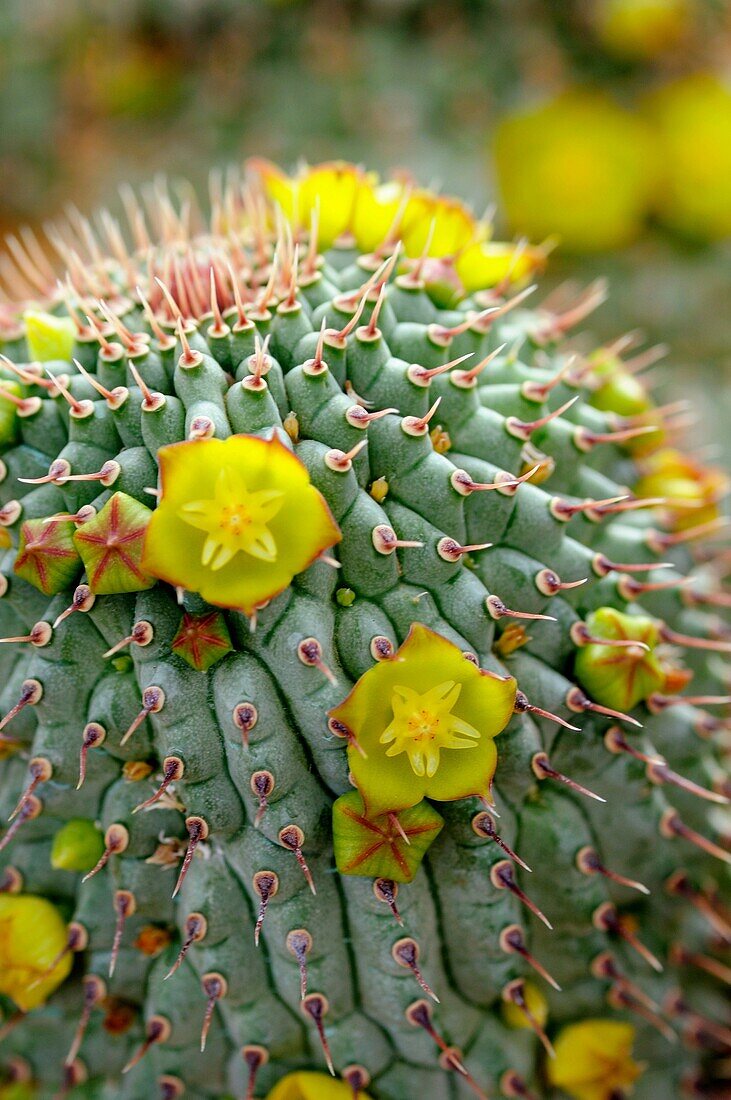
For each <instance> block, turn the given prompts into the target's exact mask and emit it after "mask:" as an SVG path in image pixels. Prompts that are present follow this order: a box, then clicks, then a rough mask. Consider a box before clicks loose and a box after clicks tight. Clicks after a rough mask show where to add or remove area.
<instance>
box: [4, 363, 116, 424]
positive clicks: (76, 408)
mask: <svg viewBox="0 0 731 1100" xmlns="http://www.w3.org/2000/svg"><path fill="white" fill-rule="evenodd" d="M45 370H46V374H47V375H48V377H49V378H50V379H51V381H52V382H53V384H54V385H55V387H56V389H57V390H58V392H59V393H60V394H61V396H62V397H63V398H64V399H65V400H66V402H67V403H68V406H69V409H70V410H71V415H72V416H77V417H79V416H81V417H84V416H88V415H89V414H90V413H92V412H93V411H94V405H93V403H92V402H91V401H77V400H76V398H75V397H73V396H72V394H71V393H70V392H69V390H68V389H67V388H66V386H65V385H64V384H63V380H62V378H61V375H59V374H53V373H52V372H51V371H50V370H49V369H48V367H46V368H45ZM3 396H5V394H3Z"/></svg>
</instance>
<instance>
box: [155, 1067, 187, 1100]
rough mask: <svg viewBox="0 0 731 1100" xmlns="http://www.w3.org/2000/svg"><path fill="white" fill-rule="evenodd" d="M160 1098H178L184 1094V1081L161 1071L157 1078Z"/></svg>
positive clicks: (177, 1099)
mask: <svg viewBox="0 0 731 1100" xmlns="http://www.w3.org/2000/svg"><path fill="white" fill-rule="evenodd" d="M157 1087H158V1089H159V1094H160V1100H179V1097H181V1096H183V1095H184V1094H185V1082H184V1081H181V1080H180V1078H179V1077H174V1076H173V1075H172V1074H171V1073H163V1074H162V1076H161V1077H158V1079H157Z"/></svg>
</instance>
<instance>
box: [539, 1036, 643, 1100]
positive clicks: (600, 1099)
mask: <svg viewBox="0 0 731 1100" xmlns="http://www.w3.org/2000/svg"><path fill="white" fill-rule="evenodd" d="M634 1038H635V1029H634V1028H633V1027H632V1025H631V1024H625V1023H621V1022H619V1021H618V1020H582V1021H581V1022H580V1023H577V1024H569V1025H568V1026H567V1027H565V1028H563V1030H562V1031H561V1032H560V1034H559V1036H558V1038H557V1039H556V1042H555V1044H554V1046H555V1051H556V1057H555V1058H549V1059H547V1061H546V1072H547V1074H548V1080H549V1081H550V1082H551V1084H552V1085H554V1086H555V1087H556V1088H558V1089H562V1090H563V1091H564V1092H565V1093H568V1095H569V1096H571V1097H573V1098H574V1100H612V1098H613V1097H615V1096H618V1095H625V1094H626V1093H627V1092H629V1091H630V1090H631V1087H632V1084H633V1083H634V1082H635V1081H636V1080H637V1078H638V1077H639V1076H640V1074H641V1073H642V1068H643V1067H642V1066H640V1065H638V1063H637V1062H635V1061H633V1059H632V1044H633V1043H634Z"/></svg>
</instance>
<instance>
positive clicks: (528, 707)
mask: <svg viewBox="0 0 731 1100" xmlns="http://www.w3.org/2000/svg"><path fill="white" fill-rule="evenodd" d="M513 713H514V714H537V715H538V716H539V717H540V718H547V719H548V721H549V722H556V723H557V724H558V725H559V726H563V728H564V729H567V730H573V731H574V733H581V729H580V727H579V726H572V725H571V723H570V722H566V721H565V720H564V719H563V718H559V716H558V715H557V714H552V713H551V711H550V710H544V709H543V707H536V706H534V705H533V703H530V702H529V701H528V696H527V695H525V693H524V692H522V691H517V692H516V693H515V705H514V709H513Z"/></svg>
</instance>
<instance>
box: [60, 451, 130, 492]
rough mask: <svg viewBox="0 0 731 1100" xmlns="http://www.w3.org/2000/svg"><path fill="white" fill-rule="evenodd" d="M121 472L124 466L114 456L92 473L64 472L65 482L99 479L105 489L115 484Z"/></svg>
mask: <svg viewBox="0 0 731 1100" xmlns="http://www.w3.org/2000/svg"><path fill="white" fill-rule="evenodd" d="M121 472H122V467H121V466H120V465H119V463H118V462H116V461H115V460H114V459H113V458H110V459H109V460H108V461H107V462H105V463H104V465H103V466H102V467H101V468H100V469H99V470H95V471H93V472H91V473H88V474H64V475H63V483H64V484H66V482H67V481H87V482H91V481H98V482H100V483H101V484H102V485H103V486H104V488H105V489H108V488H109V486H110V485H113V484H114V482H115V481H116V480H117V478H118V477H119V475H120V473H121Z"/></svg>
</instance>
